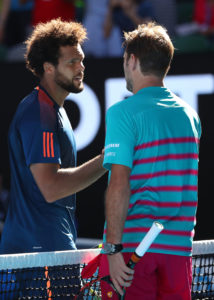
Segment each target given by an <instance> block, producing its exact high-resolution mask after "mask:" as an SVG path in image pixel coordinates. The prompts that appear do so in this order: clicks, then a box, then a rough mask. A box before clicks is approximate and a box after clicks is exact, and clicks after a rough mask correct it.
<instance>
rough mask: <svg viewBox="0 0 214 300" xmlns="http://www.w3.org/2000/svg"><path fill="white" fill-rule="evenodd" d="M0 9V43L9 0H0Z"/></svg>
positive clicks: (8, 8)
mask: <svg viewBox="0 0 214 300" xmlns="http://www.w3.org/2000/svg"><path fill="white" fill-rule="evenodd" d="M0 3H1V10H0V43H2V41H3V37H4V30H5V24H6V21H7V17H8V14H9V10H10V0H1V2H0Z"/></svg>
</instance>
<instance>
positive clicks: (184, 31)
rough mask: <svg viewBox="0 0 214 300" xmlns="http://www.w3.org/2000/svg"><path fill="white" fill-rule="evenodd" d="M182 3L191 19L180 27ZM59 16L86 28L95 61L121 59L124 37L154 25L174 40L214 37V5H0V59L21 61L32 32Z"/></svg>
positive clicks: (156, 1) (90, 0)
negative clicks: (149, 23) (189, 8)
mask: <svg viewBox="0 0 214 300" xmlns="http://www.w3.org/2000/svg"><path fill="white" fill-rule="evenodd" d="M182 2H183V3H185V2H192V12H191V20H190V22H188V23H186V22H184V24H178V23H179V21H178V19H179V16H178V14H179V9H178V7H179V6H181V5H182ZM57 17H61V18H62V19H63V20H75V21H79V22H82V23H83V24H84V25H85V27H86V28H87V31H88V39H87V42H86V43H85V45H84V50H85V53H86V55H87V56H92V57H119V56H121V55H122V47H121V37H122V32H123V31H129V30H132V29H134V28H135V27H136V26H137V25H138V24H140V23H143V22H147V21H150V20H154V21H157V22H158V23H160V24H161V25H164V26H165V27H166V28H167V30H168V32H169V34H170V36H171V37H175V38H176V37H182V36H187V35H191V34H195V33H196V32H197V34H200V35H203V36H206V37H207V38H208V39H209V41H210V40H212V39H213V36H214V0H161V1H160V0H48V1H47V0H0V60H8V61H18V60H23V57H24V52H25V45H24V43H23V42H24V40H25V39H26V38H27V36H28V35H29V33H30V32H31V30H32V27H33V26H34V25H36V24H37V23H39V22H46V21H48V20H50V19H52V18H57Z"/></svg>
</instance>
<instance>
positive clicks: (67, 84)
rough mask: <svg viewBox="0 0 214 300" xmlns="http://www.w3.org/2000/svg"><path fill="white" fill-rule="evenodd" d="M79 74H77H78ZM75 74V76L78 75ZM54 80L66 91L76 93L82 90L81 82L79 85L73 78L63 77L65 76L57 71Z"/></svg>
mask: <svg viewBox="0 0 214 300" xmlns="http://www.w3.org/2000/svg"><path fill="white" fill-rule="evenodd" d="M78 75H79V74H78ZM78 75H77V76H78ZM55 82H56V83H57V84H58V86H60V87H61V88H62V89H64V90H65V91H66V92H68V93H74V94H78V93H80V92H82V90H83V83H82V82H81V83H80V84H79V85H77V84H75V82H74V79H72V80H69V79H67V78H65V76H64V75H63V74H62V73H60V72H59V71H57V72H56V74H55Z"/></svg>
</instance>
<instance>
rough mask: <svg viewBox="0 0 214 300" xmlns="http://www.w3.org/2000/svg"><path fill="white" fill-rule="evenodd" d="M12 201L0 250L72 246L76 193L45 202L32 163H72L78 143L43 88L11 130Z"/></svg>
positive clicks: (35, 92) (29, 99)
mask: <svg viewBox="0 0 214 300" xmlns="http://www.w3.org/2000/svg"><path fill="white" fill-rule="evenodd" d="M9 155H10V169H11V187H10V189H11V190H10V204H9V209H8V214H7V218H6V221H5V226H4V230H3V234H2V239H1V245H0V253H1V254H9V253H25V252H38V251H40V252H43V251H60V250H71V249H76V247H75V240H76V228H75V222H74V220H75V207H76V200H75V195H71V196H69V197H66V198H63V199H60V200H57V201H55V202H53V203H48V202H47V201H46V200H45V198H44V197H43V195H42V194H41V192H40V190H39V188H38V186H37V184H36V182H35V180H34V178H33V175H32V173H31V171H30V165H31V164H35V163H57V164H60V166H61V168H68V167H75V166H76V144H75V139H74V135H73V130H72V128H71V124H70V122H69V120H68V117H67V115H66V112H65V110H64V108H63V107H60V106H59V105H58V104H57V103H56V102H55V101H54V100H53V99H52V98H51V97H50V95H48V93H47V92H46V91H45V90H44V89H43V88H42V87H41V86H39V87H37V88H36V89H35V90H33V91H32V93H31V94H29V95H28V96H27V97H26V98H25V99H24V100H23V101H22V102H21V103H20V104H19V106H18V109H17V111H16V114H15V116H14V118H13V121H12V123H11V126H10V130H9Z"/></svg>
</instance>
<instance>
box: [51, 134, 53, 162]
mask: <svg viewBox="0 0 214 300" xmlns="http://www.w3.org/2000/svg"><path fill="white" fill-rule="evenodd" d="M51 157H54V144H53V132H51Z"/></svg>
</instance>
